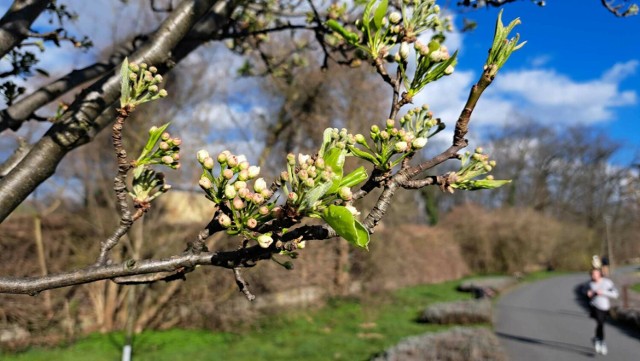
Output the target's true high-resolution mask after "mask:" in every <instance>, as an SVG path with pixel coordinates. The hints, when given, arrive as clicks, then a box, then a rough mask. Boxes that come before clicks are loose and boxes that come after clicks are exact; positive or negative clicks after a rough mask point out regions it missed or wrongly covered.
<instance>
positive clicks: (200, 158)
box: [196, 149, 209, 164]
mask: <svg viewBox="0 0 640 361" xmlns="http://www.w3.org/2000/svg"><path fill="white" fill-rule="evenodd" d="M196 158H198V162H200V164H202V163H204V160H205V159H207V158H209V152H207V151H206V150H204V149H201V150H199V151H198V153H196Z"/></svg>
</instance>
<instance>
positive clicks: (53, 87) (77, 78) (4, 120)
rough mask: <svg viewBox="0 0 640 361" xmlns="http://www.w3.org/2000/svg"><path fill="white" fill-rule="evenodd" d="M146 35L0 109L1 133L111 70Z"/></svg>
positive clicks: (20, 123) (15, 128) (14, 128)
mask: <svg viewBox="0 0 640 361" xmlns="http://www.w3.org/2000/svg"><path fill="white" fill-rule="evenodd" d="M147 38H148V37H147V36H138V37H136V39H134V40H133V41H127V42H125V43H124V44H123V45H122V46H121V47H119V48H118V49H117V50H116V51H115V52H114V53H113V54H112V55H111V56H110V57H109V60H108V61H106V62H101V63H95V64H92V65H90V66H87V67H85V68H83V69H78V70H73V71H72V72H70V73H69V74H67V75H65V76H63V77H62V78H60V79H58V80H55V81H53V82H51V83H49V84H47V85H45V86H43V87H42V88H40V89H38V90H36V91H34V92H33V93H31V94H29V95H28V96H26V97H22V98H21V99H20V100H18V101H17V102H15V103H13V104H12V105H11V106H9V107H7V108H6V109H4V110H2V112H0V133H1V132H3V131H4V130H6V129H7V128H9V129H12V130H14V131H15V130H18V129H19V128H20V126H21V125H22V123H23V122H24V121H27V120H29V119H30V118H32V117H33V114H34V113H35V111H36V110H38V109H40V108H41V107H43V106H45V105H47V104H49V103H50V102H52V101H54V100H55V99H57V98H58V97H60V96H61V95H63V94H65V93H66V92H68V91H70V90H71V89H74V88H75V87H77V86H79V85H81V84H83V83H85V82H88V81H91V80H94V79H96V78H97V77H99V76H103V75H105V74H106V73H107V72H109V71H112V70H113V69H114V68H115V67H116V66H119V65H120V64H122V61H123V60H124V58H125V57H126V56H127V55H129V54H130V53H132V52H133V51H135V50H136V49H137V48H138V47H139V46H140V42H141V40H143V39H147Z"/></svg>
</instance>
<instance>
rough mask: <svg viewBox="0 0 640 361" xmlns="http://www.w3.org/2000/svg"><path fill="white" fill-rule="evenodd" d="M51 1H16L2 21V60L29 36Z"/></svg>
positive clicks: (0, 34)
mask: <svg viewBox="0 0 640 361" xmlns="http://www.w3.org/2000/svg"><path fill="white" fill-rule="evenodd" d="M49 2H50V0H15V1H14V2H13V4H12V5H11V7H10V8H9V10H8V11H7V13H6V14H4V16H3V17H2V19H0V58H3V57H4V56H5V55H7V53H8V52H9V51H10V50H11V49H13V48H14V47H16V46H18V45H20V42H22V40H24V39H26V38H27V37H28V36H29V28H30V27H31V24H32V23H33V22H34V21H35V20H36V18H37V17H38V16H39V15H40V14H41V13H42V12H43V11H44V10H45V9H46V7H47V5H48V4H49Z"/></svg>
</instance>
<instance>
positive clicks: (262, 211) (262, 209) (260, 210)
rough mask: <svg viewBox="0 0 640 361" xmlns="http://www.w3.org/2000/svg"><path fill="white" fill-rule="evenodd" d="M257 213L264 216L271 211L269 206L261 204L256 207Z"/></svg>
mask: <svg viewBox="0 0 640 361" xmlns="http://www.w3.org/2000/svg"><path fill="white" fill-rule="evenodd" d="M258 213H260V215H262V216H266V215H269V213H271V211H270V210H269V207H267V206H262V207H260V208H258Z"/></svg>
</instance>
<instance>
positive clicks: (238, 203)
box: [231, 197, 244, 210]
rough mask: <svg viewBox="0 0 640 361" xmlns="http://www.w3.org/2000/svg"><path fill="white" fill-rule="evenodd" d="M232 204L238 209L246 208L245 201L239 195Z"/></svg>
mask: <svg viewBox="0 0 640 361" xmlns="http://www.w3.org/2000/svg"><path fill="white" fill-rule="evenodd" d="M231 204H232V205H233V208H234V209H237V210H239V209H242V208H244V202H243V201H242V199H240V198H238V197H236V198H234V199H233V202H232V203H231Z"/></svg>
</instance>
